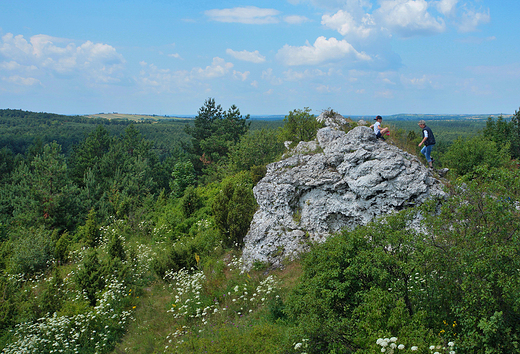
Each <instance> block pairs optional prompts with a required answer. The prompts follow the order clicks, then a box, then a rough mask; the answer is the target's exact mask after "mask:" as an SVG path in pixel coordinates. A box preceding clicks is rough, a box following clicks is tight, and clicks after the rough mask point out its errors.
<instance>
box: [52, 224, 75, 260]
mask: <svg viewBox="0 0 520 354" xmlns="http://www.w3.org/2000/svg"><path fill="white" fill-rule="evenodd" d="M71 242H72V239H71V236H70V234H69V233H68V232H67V231H65V232H64V233H63V234H62V235H61V237H60V238H59V239H58V241H57V242H56V248H55V249H54V256H55V257H56V260H57V261H58V262H60V263H65V262H67V260H68V258H69V251H70V246H71Z"/></svg>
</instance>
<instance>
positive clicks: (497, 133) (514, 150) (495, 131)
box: [483, 111, 520, 159]
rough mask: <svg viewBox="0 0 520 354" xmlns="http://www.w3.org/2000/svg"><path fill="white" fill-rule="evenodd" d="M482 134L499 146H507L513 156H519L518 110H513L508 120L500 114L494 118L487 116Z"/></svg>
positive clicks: (519, 127)
mask: <svg viewBox="0 0 520 354" xmlns="http://www.w3.org/2000/svg"><path fill="white" fill-rule="evenodd" d="M483 134H484V136H485V137H486V138H488V139H489V140H492V141H494V142H495V143H497V145H498V146H500V147H502V146H509V151H510V153H511V156H512V157H513V158H515V159H517V158H519V157H520V111H515V114H514V115H513V117H512V118H511V120H509V121H507V120H505V119H504V118H503V117H502V116H499V117H498V118H497V119H496V120H494V119H493V118H491V117H489V118H488V120H487V122H486V127H485V128H484V130H483Z"/></svg>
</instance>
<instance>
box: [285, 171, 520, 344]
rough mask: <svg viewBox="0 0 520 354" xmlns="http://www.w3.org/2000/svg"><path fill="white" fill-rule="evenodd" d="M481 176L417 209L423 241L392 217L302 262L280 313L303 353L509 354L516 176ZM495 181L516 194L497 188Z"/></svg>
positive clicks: (517, 289) (515, 328)
mask: <svg viewBox="0 0 520 354" xmlns="http://www.w3.org/2000/svg"><path fill="white" fill-rule="evenodd" d="M480 173H481V175H482V178H479V179H476V180H473V181H468V182H466V183H465V185H464V187H463V188H462V186H461V185H457V186H454V188H453V190H452V196H451V197H450V198H449V199H448V200H445V201H442V202H436V201H432V202H431V203H430V204H427V205H426V206H425V207H424V208H423V209H422V214H423V216H424V220H423V223H424V224H423V227H424V230H426V233H425V234H419V233H417V231H414V229H412V228H411V225H412V224H411V220H412V219H411V218H412V217H413V214H410V213H404V214H403V213H400V214H397V215H393V216H389V217H386V218H385V219H384V220H382V221H381V222H379V223H372V224H369V225H367V226H366V227H360V228H358V229H356V230H354V231H351V232H343V233H342V234H340V235H338V236H336V237H333V238H330V239H328V240H327V241H326V242H325V243H324V244H321V245H317V246H315V247H314V248H313V249H312V251H311V252H310V253H309V254H308V255H306V256H305V257H304V259H303V266H304V274H303V277H302V278H301V282H300V283H299V285H298V286H297V287H296V289H295V290H294V292H293V293H292V294H291V296H290V297H289V299H288V301H287V302H286V304H285V311H286V313H287V314H288V316H289V319H290V320H291V321H294V323H295V324H298V330H297V331H296V333H297V334H298V335H299V336H300V337H302V338H309V350H308V352H310V353H321V352H335V353H351V352H358V351H359V352H362V351H364V350H368V348H370V346H371V343H374V342H375V340H376V339H377V338H379V337H383V338H384V337H391V336H396V337H398V338H399V341H400V342H402V343H404V344H405V345H407V347H410V346H411V345H418V346H422V347H423V348H425V347H427V346H428V345H429V344H438V343H439V342H440V343H444V345H445V343H447V342H448V341H451V340H456V343H457V347H458V348H459V349H460V350H463V351H465V352H472V353H511V352H517V351H518V348H517V343H518V339H519V336H520V326H519V325H518V323H519V322H518V319H519V318H520V306H519V304H520V296H519V295H518V294H520V278H519V277H518V269H520V257H518V256H519V253H518V252H519V251H518V250H519V249H520V244H519V242H520V233H519V231H518V230H520V219H519V218H518V211H517V209H516V201H517V200H518V188H519V187H520V185H519V184H518V180H517V178H518V173H516V172H507V171H506V170H495V171H492V172H489V173H485V172H484V170H481V171H480ZM501 175H502V179H507V180H509V181H515V182H514V184H515V185H514V186H512V188H511V189H508V188H506V187H505V186H504V185H502V184H501V183H497V182H496V181H495V180H494V178H495V177H497V176H501ZM505 175H509V176H508V177H505ZM483 191H486V192H485V193H483ZM415 212H417V211H415ZM428 343H429V344H428Z"/></svg>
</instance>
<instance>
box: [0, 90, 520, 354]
mask: <svg viewBox="0 0 520 354" xmlns="http://www.w3.org/2000/svg"><path fill="white" fill-rule="evenodd" d="M331 112H332V111H331ZM421 119H425V118H424V117H421ZM357 124H358V123H357V122H352V123H351V124H350V126H349V127H348V128H346V129H351V128H352V127H355V126H356V125H357ZM369 124H371V122H368V125H369ZM427 124H428V126H429V127H430V128H431V129H432V130H433V132H434V133H435V137H436V140H437V143H436V145H435V146H434V148H433V152H432V156H434V158H435V165H434V167H435V169H434V170H433V173H434V175H436V176H438V175H437V172H436V171H439V170H441V169H449V172H448V173H447V174H446V175H445V177H444V178H443V181H444V182H445V186H446V187H445V188H446V192H447V194H448V197H447V198H446V199H445V200H430V201H429V202H428V203H425V204H424V205H421V206H417V207H414V208H411V209H407V210H403V211H401V212H399V213H396V214H391V215H389V216H387V217H385V218H384V219H380V220H374V221H373V222H372V223H370V224H368V225H366V226H360V227H358V228H356V229H354V230H350V231H348V230H344V231H342V232H339V233H337V234H336V235H334V236H332V237H330V238H329V239H328V240H327V241H326V242H324V243H320V244H316V245H313V246H312V247H311V250H310V251H309V252H308V253H306V254H303V255H301V257H300V258H299V259H297V260H294V261H289V260H287V261H286V262H285V263H284V266H283V267H281V268H273V267H272V266H271V265H270V264H266V263H260V262H257V263H255V264H254V265H253V268H252V269H250V270H247V271H246V270H244V268H243V267H242V263H241V258H240V256H241V249H242V246H243V238H244V236H245V235H246V233H247V231H248V229H249V225H250V222H251V219H252V217H253V214H254V213H255V211H256V210H257V208H258V206H257V204H256V201H255V198H254V196H253V191H252V189H253V186H254V185H255V184H256V183H257V182H258V181H259V180H260V179H261V178H262V177H263V176H264V175H265V173H266V166H267V164H269V163H271V162H275V161H277V160H279V159H280V158H281V156H282V154H283V153H284V152H285V150H286V147H285V145H284V141H288V140H289V141H293V143H297V142H298V141H301V140H305V141H308V140H312V139H314V138H315V136H316V132H317V130H318V129H319V128H320V127H321V126H322V125H321V124H320V123H318V122H317V120H316V116H315V115H313V114H311V110H310V109H309V108H307V107H305V108H297V109H294V110H293V111H291V112H288V114H287V115H286V116H285V118H284V119H283V120H263V121H262V120H252V119H251V117H250V116H249V115H243V114H242V113H241V112H240V110H239V108H238V107H236V106H234V105H232V106H231V107H229V108H227V109H226V108H223V107H222V106H221V105H219V104H217V102H215V100H214V99H212V98H208V99H207V100H206V101H205V102H204V103H203V105H202V106H201V108H200V109H199V111H198V114H197V115H196V117H195V118H193V119H171V120H170V119H160V120H143V121H138V122H135V121H131V120H126V119H110V120H109V119H103V118H87V117H82V116H63V115H57V114H51V113H35V112H28V111H22V110H12V109H2V110H0V132H1V134H0V182H1V184H0V348H2V353H82V354H83V353H230V354H231V353H233V354H234V353H236V354H238V353H244V354H246V353H298V354H303V353H307V354H310V353H336V354H339V353H345V354H347V353H381V352H384V353H394V352H395V353H397V352H403V353H407V352H416V353H429V354H434V353H439V354H440V353H450V354H451V353H482V354H484V353H486V354H488V353H520V343H519V340H520V274H519V273H520V254H519V253H520V230H519V226H520V215H519V210H520V207H519V202H520V200H519V199H520V172H519V169H518V158H519V157H520V112H519V111H515V112H514V113H513V112H511V115H510V116H508V117H502V116H498V117H488V118H486V119H456V120H447V119H428V120H427ZM383 126H389V128H390V136H389V137H388V138H387V140H386V143H388V144H394V145H396V146H398V147H400V148H402V149H403V150H405V151H407V152H409V153H411V154H414V155H416V156H418V157H419V158H420V159H421V161H422V162H424V164H425V166H427V165H428V164H427V162H426V160H425V159H424V157H423V156H422V155H421V154H420V152H419V151H420V147H418V144H419V142H420V141H421V140H422V134H421V129H420V128H419V127H418V125H417V122H416V121H413V120H393V119H388V120H386V119H385V120H384V121H383ZM439 178H440V177H439ZM417 213H421V215H422V216H423V218H422V220H421V227H419V228H417V227H412V225H411V223H412V222H411V220H412V219H413V217H414V215H415V214H417ZM419 230H421V231H419Z"/></svg>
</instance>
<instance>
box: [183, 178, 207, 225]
mask: <svg viewBox="0 0 520 354" xmlns="http://www.w3.org/2000/svg"><path fill="white" fill-rule="evenodd" d="M201 206H202V200H201V199H200V197H199V196H198V194H197V190H196V189H195V187H193V186H190V187H188V188H187V189H186V191H185V192H184V195H183V196H182V198H181V208H182V213H183V214H184V216H185V217H186V218H189V217H190V216H191V215H192V214H193V213H194V212H195V211H197V210H198V209H199V208H200V207H201Z"/></svg>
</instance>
